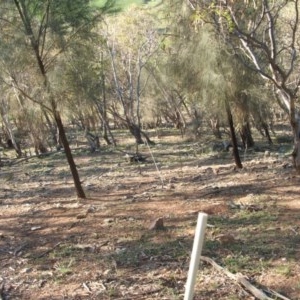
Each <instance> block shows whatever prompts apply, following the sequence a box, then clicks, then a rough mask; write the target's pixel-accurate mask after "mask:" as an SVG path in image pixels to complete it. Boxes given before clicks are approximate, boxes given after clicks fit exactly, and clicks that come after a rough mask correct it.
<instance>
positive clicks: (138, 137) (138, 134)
mask: <svg viewBox="0 0 300 300" xmlns="http://www.w3.org/2000/svg"><path fill="white" fill-rule="evenodd" d="M128 129H129V131H130V133H131V134H132V135H133V136H134V138H135V142H136V143H137V144H144V141H143V139H142V131H141V128H140V127H139V126H137V125H136V124H132V123H129V122H128Z"/></svg>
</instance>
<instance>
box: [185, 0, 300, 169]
mask: <svg viewBox="0 0 300 300" xmlns="http://www.w3.org/2000/svg"><path fill="white" fill-rule="evenodd" d="M190 3H191V6H192V8H193V9H195V13H194V15H195V18H194V19H195V21H196V22H203V21H204V22H209V23H211V24H214V28H215V30H216V31H217V32H218V33H219V34H220V36H222V38H223V39H224V40H225V41H226V43H227V44H228V45H230V46H231V49H232V50H233V51H234V53H235V55H236V56H237V57H238V58H239V59H240V60H241V61H242V62H243V64H244V65H246V66H247V67H248V68H249V69H250V70H253V71H255V72H257V73H259V74H260V76H261V77H262V78H263V79H264V80H266V82H268V83H269V84H270V85H271V87H272V88H273V89H274V92H275V95H276V99H277V101H279V104H280V106H281V107H282V109H283V110H284V111H285V112H286V113H287V114H288V116H289V120H290V124H291V128H292V131H293V136H294V151H293V158H294V165H295V168H296V170H297V171H298V172H300V114H299V110H298V107H297V106H298V94H299V86H300V78H299V74H298V69H299V54H298V53H299V50H300V48H299V43H298V36H299V1H298V0H293V1H286V0H280V1H268V0H260V1H213V2H212V3H211V2H210V3H208V2H207V1H190ZM196 4H197V5H198V7H199V9H196V6H195V5H196Z"/></svg>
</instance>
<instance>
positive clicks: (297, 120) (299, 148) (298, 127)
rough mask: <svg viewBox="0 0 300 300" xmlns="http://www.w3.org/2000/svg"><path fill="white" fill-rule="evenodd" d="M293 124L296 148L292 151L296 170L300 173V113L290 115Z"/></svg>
mask: <svg viewBox="0 0 300 300" xmlns="http://www.w3.org/2000/svg"><path fill="white" fill-rule="evenodd" d="M290 119H291V126H292V130H293V133H294V150H293V153H292V157H293V163H294V167H295V169H296V172H297V173H298V174H300V113H297V115H294V116H292V115H291V116H290Z"/></svg>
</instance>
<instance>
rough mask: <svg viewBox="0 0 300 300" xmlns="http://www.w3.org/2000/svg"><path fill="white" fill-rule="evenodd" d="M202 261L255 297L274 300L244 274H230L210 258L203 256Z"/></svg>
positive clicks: (262, 299) (261, 299)
mask: <svg viewBox="0 0 300 300" xmlns="http://www.w3.org/2000/svg"><path fill="white" fill-rule="evenodd" d="M201 260H203V261H205V262H207V263H209V264H211V265H212V266H213V267H214V268H215V269H217V270H218V271H221V272H223V273H225V274H226V275H227V276H228V277H229V278H230V279H233V280H234V281H236V282H237V283H239V284H241V285H242V286H244V287H245V288H246V289H247V290H248V291H249V292H250V293H251V294H252V295H253V296H254V297H256V298H258V299H260V300H274V299H272V298H270V297H268V296H267V295H266V294H265V293H264V292H263V291H261V290H259V289H258V288H256V287H255V286H254V285H252V284H251V283H250V282H249V281H248V280H247V279H246V278H245V277H244V276H243V275H242V274H233V273H231V272H229V271H228V270H226V269H225V268H223V267H221V266H220V265H218V264H217V263H216V262H215V261H214V260H212V259H211V258H209V257H206V256H201ZM288 300H289V299H288Z"/></svg>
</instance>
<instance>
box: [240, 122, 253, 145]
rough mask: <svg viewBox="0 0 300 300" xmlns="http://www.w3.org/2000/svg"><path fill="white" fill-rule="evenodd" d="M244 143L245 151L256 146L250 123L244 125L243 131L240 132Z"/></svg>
mask: <svg viewBox="0 0 300 300" xmlns="http://www.w3.org/2000/svg"><path fill="white" fill-rule="evenodd" d="M240 134H241V138H242V142H243V145H244V148H245V149H248V148H250V147H253V146H254V140H253V137H252V133H251V128H250V124H249V122H246V123H245V124H243V125H242V129H241V131H240Z"/></svg>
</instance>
